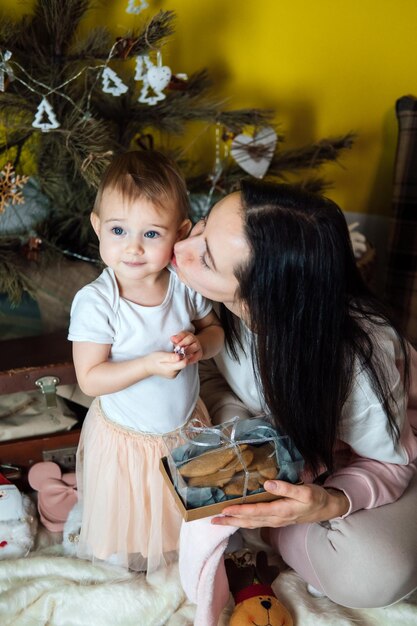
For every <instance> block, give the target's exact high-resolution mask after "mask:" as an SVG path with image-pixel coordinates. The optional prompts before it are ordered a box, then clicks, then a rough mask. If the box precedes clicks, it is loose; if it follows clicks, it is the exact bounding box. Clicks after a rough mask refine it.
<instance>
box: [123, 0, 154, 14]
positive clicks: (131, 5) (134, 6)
mask: <svg viewBox="0 0 417 626" xmlns="http://www.w3.org/2000/svg"><path fill="white" fill-rule="evenodd" d="M148 6H149V4H148V3H147V2H146V0H139V1H138V0H129V2H128V5H127V7H126V13H134V14H136V15H138V13H140V12H141V11H143V10H144V9H147V8H148Z"/></svg>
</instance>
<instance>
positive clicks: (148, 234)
mask: <svg viewBox="0 0 417 626" xmlns="http://www.w3.org/2000/svg"><path fill="white" fill-rule="evenodd" d="M158 236H159V235H158V233H157V232H156V231H155V230H148V231H147V232H146V233H145V237H147V238H148V239H155V237H158Z"/></svg>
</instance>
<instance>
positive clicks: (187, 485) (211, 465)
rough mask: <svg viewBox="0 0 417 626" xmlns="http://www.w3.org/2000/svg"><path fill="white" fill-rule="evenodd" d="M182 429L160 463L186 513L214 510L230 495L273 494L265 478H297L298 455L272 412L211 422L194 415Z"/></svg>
mask: <svg viewBox="0 0 417 626" xmlns="http://www.w3.org/2000/svg"><path fill="white" fill-rule="evenodd" d="M182 434H183V438H184V440H185V443H184V444H183V445H182V446H180V447H178V448H174V449H173V450H171V452H170V453H169V454H168V455H167V457H166V458H164V460H163V463H162V465H161V469H162V472H163V474H164V476H165V479H166V480H169V481H170V483H171V485H170V488H171V491H172V492H173V495H174V497H175V498H176V500H177V504H179V506H180V509H181V512H182V514H183V516H184V518H185V519H197V518H198V517H205V516H207V515H214V514H217V513H219V512H221V510H222V509H223V508H224V507H225V506H227V505H228V504H229V503H230V501H233V503H243V502H246V503H247V502H261V501H266V500H271V499H273V498H274V496H272V494H269V493H267V492H265V490H264V488H263V483H264V482H265V480H268V479H279V480H285V481H288V482H291V483H299V482H300V473H301V471H302V469H303V461H302V458H301V456H300V454H299V452H298V451H297V449H296V448H295V446H294V445H293V444H292V443H291V441H290V439H289V437H287V436H285V435H283V434H281V433H279V431H278V430H277V429H276V427H275V425H274V422H273V419H272V418H271V417H270V416H266V415H263V416H258V417H253V418H247V419H239V418H238V417H235V418H233V419H231V420H229V421H228V422H226V423H224V424H222V425H221V426H213V427H206V426H204V425H201V424H200V423H199V422H198V421H193V422H192V423H191V424H188V425H187V427H186V428H184V429H183V433H182ZM196 510H197V512H196ZM190 511H193V512H194V513H193V514H192V515H191V516H190V514H187V515H186V514H185V512H190Z"/></svg>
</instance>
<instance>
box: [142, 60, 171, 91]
mask: <svg viewBox="0 0 417 626" xmlns="http://www.w3.org/2000/svg"><path fill="white" fill-rule="evenodd" d="M171 74H172V72H171V68H169V67H168V65H163V66H161V67H159V66H158V65H154V66H153V67H151V68H150V69H149V70H148V74H147V78H148V83H149V85H150V86H151V87H152V89H153V90H154V91H156V92H160V91H162V90H163V89H165V87H167V86H168V84H169V81H170V80H171Z"/></svg>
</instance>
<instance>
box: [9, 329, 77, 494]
mask: <svg viewBox="0 0 417 626" xmlns="http://www.w3.org/2000/svg"><path fill="white" fill-rule="evenodd" d="M44 377H51V378H52V379H56V381H57V384H61V385H66V384H73V383H75V382H76V378H75V370H74V366H73V363H72V357H71V343H70V342H69V341H68V340H67V338H66V331H59V332H55V333H52V334H47V335H41V336H37V337H25V338H21V339H10V340H6V341H0V395H2V394H11V393H15V392H18V391H34V390H39V383H38V385H37V384H36V382H37V381H39V379H44ZM54 382H55V381H54ZM45 408H46V402H45ZM78 408H80V409H81V410H80V411H78V415H77V418H79V421H78V422H77V424H76V425H75V426H74V427H73V428H72V429H71V430H70V431H64V432H57V433H53V434H48V435H39V436H33V437H27V438H24V439H14V440H6V441H1V440H0V465H1V466H2V467H0V471H2V472H3V473H5V474H6V475H7V474H8V473H9V475H10V478H11V479H13V482H17V483H19V482H20V483H21V484H20V485H19V486H21V488H22V487H23V488H24V486H25V479H26V474H27V471H28V469H29V467H30V466H31V465H32V464H33V463H37V462H38V461H42V460H45V453H48V451H52V450H54V451H55V450H61V449H63V450H67V451H68V452H69V451H70V450H72V451H73V449H74V448H75V447H76V446H77V444H78V439H79V434H80V427H81V421H82V418H83V416H84V414H85V409H83V408H82V407H78ZM71 409H72V410H74V407H73V406H71ZM75 413H76V414H77V410H75ZM0 428H1V420H0ZM46 456H47V457H48V456H49V457H50V458H51V455H48V454H46ZM57 456H58V455H57ZM52 460H57V462H59V459H55V458H54V457H53V456H52ZM14 467H16V468H17V469H16V470H14V469H13V468H14Z"/></svg>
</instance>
